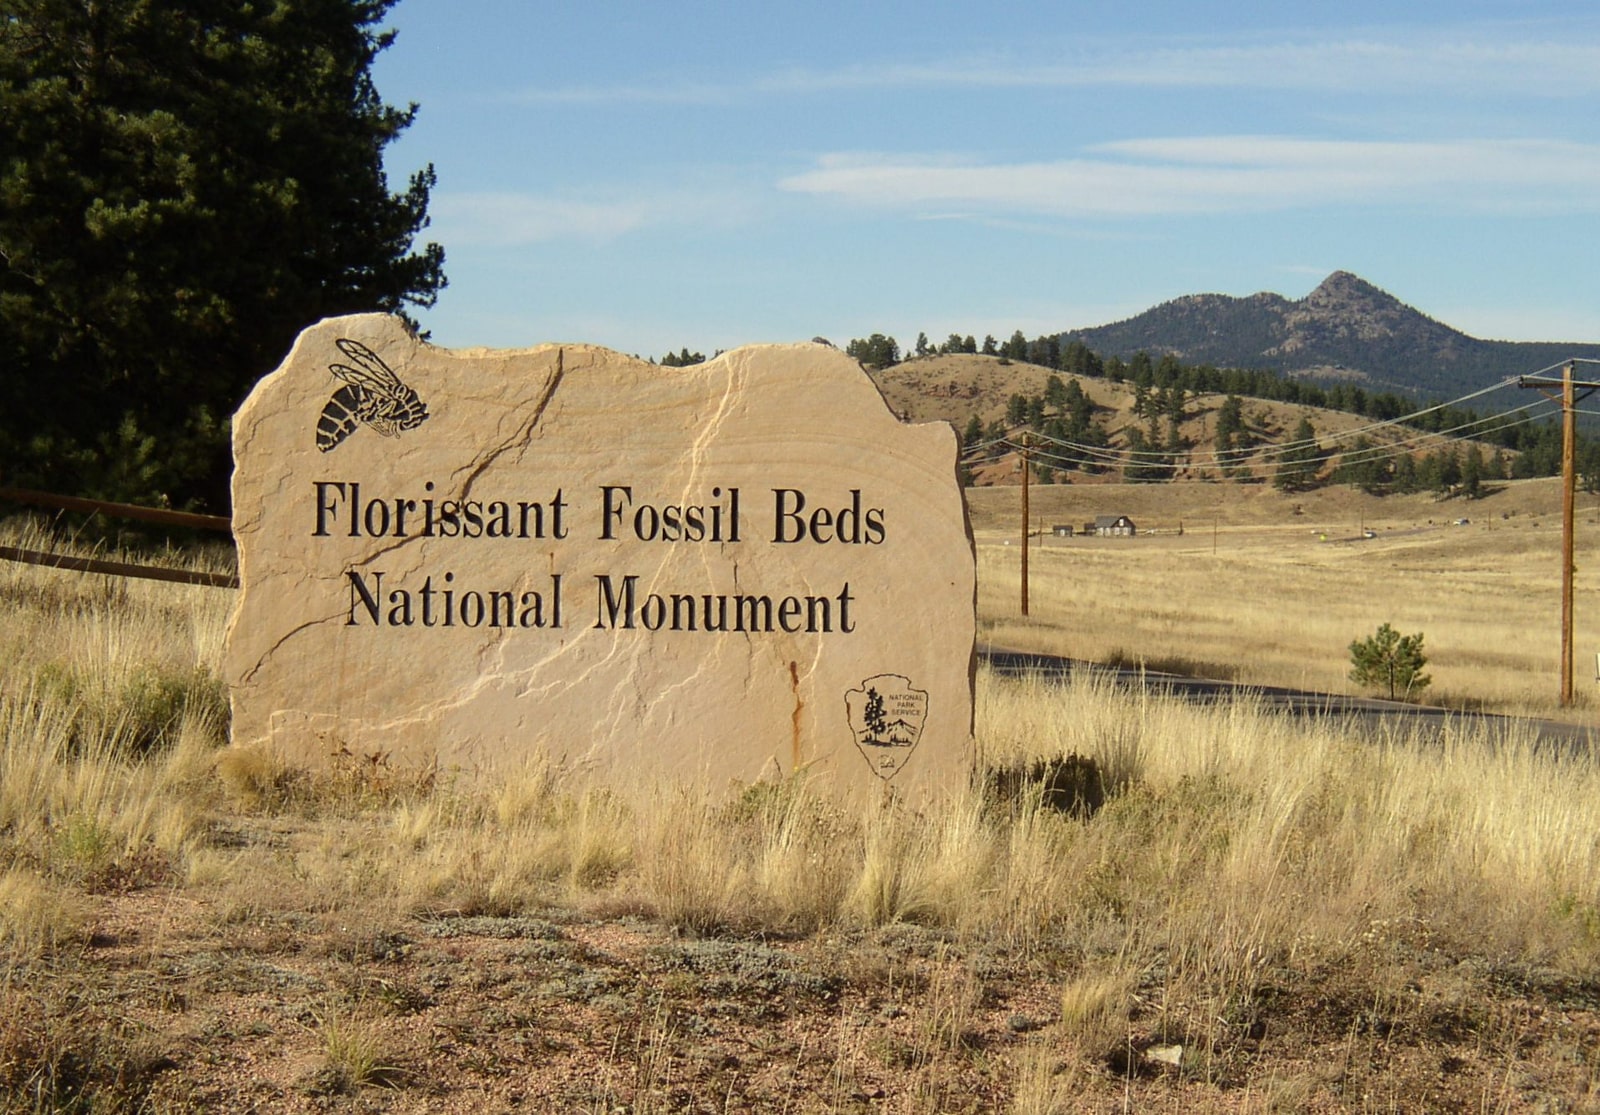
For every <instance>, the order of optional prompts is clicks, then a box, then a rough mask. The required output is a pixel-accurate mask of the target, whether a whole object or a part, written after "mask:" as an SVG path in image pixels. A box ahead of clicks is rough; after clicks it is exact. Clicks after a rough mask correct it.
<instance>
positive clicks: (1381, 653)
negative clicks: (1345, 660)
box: [1350, 623, 1433, 700]
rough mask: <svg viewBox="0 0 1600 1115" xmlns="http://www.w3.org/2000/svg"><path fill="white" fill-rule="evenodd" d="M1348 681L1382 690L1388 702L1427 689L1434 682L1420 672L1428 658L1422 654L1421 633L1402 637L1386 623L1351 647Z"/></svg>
mask: <svg viewBox="0 0 1600 1115" xmlns="http://www.w3.org/2000/svg"><path fill="white" fill-rule="evenodd" d="M1350 662H1351V667H1352V668H1351V670H1350V680H1351V681H1353V682H1355V683H1356V684H1357V685H1365V686H1370V687H1372V688H1377V689H1382V688H1384V687H1387V688H1388V690H1389V699H1390V700H1394V699H1395V698H1396V697H1398V696H1405V697H1410V696H1413V695H1415V694H1417V693H1420V692H1421V691H1422V690H1424V689H1426V688H1427V687H1428V686H1429V685H1430V684H1431V683H1432V682H1433V679H1432V678H1431V677H1429V676H1428V675H1427V674H1425V673H1423V672H1422V668H1423V667H1424V666H1425V665H1427V663H1428V657H1427V655H1425V654H1424V653H1423V652H1422V632H1420V631H1419V632H1417V633H1416V634H1415V635H1402V634H1400V633H1399V632H1398V631H1396V630H1395V629H1394V628H1393V627H1391V626H1389V625H1388V624H1387V623H1385V624H1383V625H1382V626H1381V627H1379V628H1378V630H1377V632H1376V633H1375V634H1373V635H1371V636H1369V637H1368V638H1366V639H1357V640H1356V641H1354V642H1352V643H1351V644H1350Z"/></svg>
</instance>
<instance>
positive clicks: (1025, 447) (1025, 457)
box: [1022, 434, 1033, 615]
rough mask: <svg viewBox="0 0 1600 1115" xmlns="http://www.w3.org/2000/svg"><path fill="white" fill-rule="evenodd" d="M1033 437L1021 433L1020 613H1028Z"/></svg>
mask: <svg viewBox="0 0 1600 1115" xmlns="http://www.w3.org/2000/svg"><path fill="white" fill-rule="evenodd" d="M1032 448H1033V439H1032V438H1030V437H1029V436H1028V435H1027V434H1023V435H1022V614H1023V615H1027V614H1028V474H1029V473H1030V472H1032V471H1033V470H1032V469H1031V468H1030V467H1029V461H1030V459H1031V455H1030V453H1029V450H1031V449H1032Z"/></svg>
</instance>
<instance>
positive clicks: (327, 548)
mask: <svg viewBox="0 0 1600 1115" xmlns="http://www.w3.org/2000/svg"><path fill="white" fill-rule="evenodd" d="M956 452H957V445H956V438H955V435H954V432H953V431H952V430H951V429H950V427H949V426H947V425H944V424H942V423H940V424H929V425H922V426H907V425H903V424H902V423H900V422H899V421H898V420H897V419H896V418H895V416H894V415H893V414H891V413H890V411H889V409H888V408H887V407H886V406H885V404H884V402H883V400H882V398H881V396H879V394H878V392H877V389H876V388H875V387H874V386H873V385H872V383H871V381H870V380H869V379H868V378H867V376H866V375H865V374H864V373H863V372H862V371H861V369H860V367H859V366H858V365H857V364H856V363H855V361H853V360H851V359H849V358H848V357H846V356H844V355H843V354H842V353H840V352H838V351H837V350H834V349H832V348H830V347H828V346H825V345H820V344H804V345H771V346H754V347H749V348H742V349H738V350H736V351H734V352H730V353H726V354H724V355H722V356H719V357H717V358H716V359H714V360H711V361H709V362H707V363H705V364H700V365H695V366H692V367H688V368H663V367H656V366H655V365H653V364H649V363H645V362H642V361H640V360H637V359H634V358H631V357H626V356H623V355H620V354H618V353H615V352H611V351H609V350H606V349H603V348H597V347H592V346H586V345H565V346H556V345H546V346H542V347H539V348H533V349H527V350H522V351H515V352H496V351H488V350H463V351H448V350H444V349H438V348H433V347H430V346H428V345H426V344H423V343H421V342H420V341H418V340H416V339H415V338H414V337H412V336H411V335H409V334H408V333H407V332H406V330H405V329H404V328H403V327H402V325H401V323H400V322H399V321H398V320H396V319H393V318H390V317H386V316H383V315H363V316H358V317H347V318H339V319H333V320H329V321H324V322H322V323H321V324H319V325H317V326H315V327H313V328H311V329H309V330H307V331H306V332H305V333H303V334H302V335H301V336H300V338H299V340H298V341H297V342H296V344H295V346H294V349H293V351H292V352H291V353H290V354H289V357H288V359H287V360H286V361H285V362H284V364H283V366H282V367H280V368H279V369H278V370H277V371H275V372H274V373H273V374H272V375H270V376H268V377H266V378H265V379H263V380H262V381H261V382H260V384H258V385H257V387H256V389H255V391H254V392H252V393H251V395H250V398H249V399H248V400H247V401H246V402H245V404H244V406H243V407H242V408H241V409H240V411H239V413H238V414H237V415H236V416H235V419H234V460H235V470H234V479H233V506H234V531H235V535H236V538H237V541H238V548H239V565H240V574H241V578H242V581H243V591H242V594H241V597H240V601H239V605H238V608H237V610H236V612H235V614H234V616H233V620H232V623H231V625H230V628H229V632H228V643H227V651H226V661H225V673H226V677H227V680H228V683H229V686H230V690H231V696H232V703H233V741H234V743H235V744H236V745H245V744H262V743H266V744H269V745H271V746H273V747H275V748H278V749H279V750H281V751H282V752H283V753H284V754H285V755H286V756H287V757H288V758H290V759H291V760H292V761H296V762H301V763H308V764H315V763H318V762H326V761H328V759H329V758H330V757H331V756H334V755H337V754H339V753H341V752H347V753H349V754H352V755H356V756H363V757H366V758H369V759H371V760H373V761H374V762H377V761H386V762H389V763H390V764H393V765H404V766H409V765H421V764H430V763H435V762H437V763H439V764H440V765H442V766H445V767H449V768H459V769H465V770H468V771H471V772H477V773H483V772H490V771H492V770H493V769H494V768H495V767H497V766H502V765H504V764H507V763H508V762H514V761H518V760H520V759H522V758H523V757H526V756H528V755H531V754H534V753H543V754H547V755H549V756H551V757H554V758H557V759H560V760H562V761H565V762H566V763H568V764H569V765H572V766H576V767H581V768H591V769H593V770H594V771H596V772H597V773H598V774H601V775H603V776H604V777H606V778H609V779H612V780H613V781H616V782H630V783H633V784H637V785H650V784H655V783H658V782H661V781H664V780H666V781H680V782H701V783H706V782H708V781H709V782H711V783H714V784H716V785H721V784H724V783H726V782H728V781H730V780H738V781H749V780H754V779H757V778H761V777H770V776H772V775H775V774H781V773H787V772H790V771H794V770H797V769H800V768H805V769H808V770H810V771H811V772H812V773H813V774H815V775H817V776H819V777H821V778H822V779H823V780H824V781H825V783H826V784H828V785H829V786H831V787H833V788H834V789H835V790H836V791H837V792H839V793H841V794H843V795H845V796H860V795H862V794H865V793H869V792H877V791H879V790H880V789H881V788H882V787H885V786H887V787H890V788H892V789H894V790H895V791H899V792H903V793H905V794H907V795H910V796H913V797H922V796H924V795H925V794H926V793H927V792H928V791H929V790H930V789H932V788H934V787H936V786H939V785H941V784H945V783H952V782H956V781H959V780H962V779H965V778H967V777H968V776H969V773H970V766H971V762H972V755H973V750H972V662H973V657H972V655H973V641H974V633H975V622H974V594H975V580H974V557H973V547H972V539H971V534H970V531H969V529H968V526H967V519H966V508H965V504H964V501H963V498H962V494H961V490H960V487H959V486H958V484H957V482H956Z"/></svg>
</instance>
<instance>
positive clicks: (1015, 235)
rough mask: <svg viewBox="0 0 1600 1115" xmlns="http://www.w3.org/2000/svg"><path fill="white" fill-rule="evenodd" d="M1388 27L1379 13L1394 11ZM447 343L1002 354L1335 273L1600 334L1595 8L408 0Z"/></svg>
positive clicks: (413, 149)
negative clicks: (879, 348)
mask: <svg viewBox="0 0 1600 1115" xmlns="http://www.w3.org/2000/svg"><path fill="white" fill-rule="evenodd" d="M1396 12H1398V13H1401V14H1395V13H1396ZM388 25H389V26H390V27H393V28H394V29H396V30H397V31H398V32H399V38H398V40H397V41H396V43H395V45H394V46H393V47H392V48H391V49H390V50H389V51H388V52H387V53H385V54H384V55H383V56H382V57H381V58H380V60H379V62H378V65H377V68H376V78H377V82H378V88H379V92H380V93H381V94H382V95H383V96H384V98H385V99H386V100H388V101H390V102H393V103H400V104H403V103H406V102H409V101H416V102H418V103H420V105H421V113H420V115H419V117H418V120H417V122H416V124H415V125H414V126H413V127H412V129H411V130H410V131H409V132H407V133H406V135H405V136H404V138H403V139H401V140H400V141H399V142H398V143H396V144H395V145H393V146H392V147H391V148H390V150H389V153H388V165H389V169H390V173H391V175H392V176H393V180H394V184H395V185H396V186H398V185H399V183H400V182H401V181H402V176H403V175H405V174H407V173H409V172H410V171H411V170H413V169H415V168H416V167H417V166H419V165H421V164H423V163H427V162H431V163H433V164H434V167H435V169H436V170H437V172H438V176H439V181H438V186H437V188H436V190H435V192H434V195H433V204H432V213H433V217H434V223H433V227H432V228H431V229H430V230H429V232H428V237H429V238H431V239H437V240H438V241H440V242H441V243H442V244H444V246H445V250H446V253H447V262H446V270H447V272H448V274H449V276H450V287H449V288H448V289H447V290H446V291H445V292H444V293H443V295H442V296H441V298H440V302H439V305H438V306H437V307H436V308H434V309H433V310H430V311H426V312H424V313H423V314H422V315H421V320H422V323H423V325H424V326H425V327H427V328H429V329H431V330H432V332H433V339H434V340H435V342H436V343H439V344H443V345H448V346H452V347H462V346H468V345H480V344H482V345H492V346H497V347H508V346H520V345H531V344H537V343H540V342H543V341H564V342H580V341H582V342H593V343H597V344H603V345H607V346H609V347H612V348H616V349H620V350H622V351H625V352H635V353H640V354H642V355H655V356H660V355H661V354H662V353H665V352H667V351H676V350H677V349H678V348H680V347H683V346H688V347H689V348H691V349H699V350H702V351H704V352H706V353H707V354H708V355H709V354H710V353H711V352H712V351H713V350H715V349H724V348H732V347H734V346H737V345H740V344H746V343H751V342H760V341H791V340H806V339H809V338H811V337H812V336H815V335H822V336H826V337H829V338H831V339H833V340H834V341H835V342H836V343H838V344H840V345H843V344H844V343H845V341H847V340H848V339H849V338H851V337H859V336H866V335H867V334H869V333H872V332H884V333H889V334H891V335H893V336H894V337H896V338H897V339H898V340H899V341H900V343H901V345H902V347H907V348H908V347H910V346H911V344H912V343H913V342H914V340H915V338H916V335H917V333H918V332H919V331H924V332H926V333H927V334H928V336H929V337H930V338H931V339H932V340H934V341H935V342H937V341H939V340H942V339H943V338H944V337H945V336H947V335H948V334H950V333H952V332H958V333H961V334H963V335H965V334H969V333H970V334H973V335H974V336H976V337H978V338H979V339H980V340H981V339H982V338H983V336H984V334H986V333H992V334H994V335H995V336H996V337H998V338H1000V339H1002V340H1004V339H1005V338H1006V337H1008V336H1010V335H1011V332H1012V331H1013V330H1014V329H1019V328H1020V329H1022V330H1023V331H1024V333H1026V334H1027V335H1028V336H1029V337H1032V336H1035V335H1038V334H1040V333H1045V332H1052V331H1056V330H1061V329H1069V328H1074V327H1081V326H1091V325H1100V324H1104V323H1106V322H1110V321H1115V320H1118V319H1120V318H1125V317H1128V316H1129V315H1131V314H1134V313H1137V312H1139V311H1141V310H1143V309H1146V308H1148V307H1150V306H1152V305H1155V304H1157V303H1159V302H1162V301H1165V300H1167V299H1169V298H1173V297H1177V296H1179V295H1182V294H1190V293H1199V292H1212V291H1214V292H1220V293H1225V294H1234V295H1247V294H1252V293H1254V292H1256V291H1260V290H1272V291H1277V292H1278V293H1281V294H1283V295H1285V296H1287V297H1290V298H1299V297H1302V296H1304V295H1305V294H1306V293H1307V292H1309V291H1310V290H1311V289H1312V288H1313V287H1314V286H1315V285H1316V284H1317V283H1318V282H1319V281H1321V280H1322V279H1323V278H1324V277H1326V275H1327V274H1328V273H1330V272H1332V271H1335V270H1347V271H1353V272H1355V273H1356V274H1358V275H1360V276H1362V277H1363V278H1365V279H1367V280H1369V281H1371V282H1373V283H1376V284H1377V285H1378V286H1380V287H1383V288H1384V289H1385V290H1388V291H1389V292H1390V293H1391V294H1394V295H1395V296H1396V297H1398V298H1401V299H1402V300H1404V301H1406V302H1408V303H1410V304H1411V305H1413V306H1416V307H1417V308H1418V309H1420V310H1422V311H1424V312H1425V313H1427V314H1429V315H1431V316H1433V317H1435V318H1437V319H1439V320H1441V321H1444V322H1446V323H1447V324H1450V325H1453V326H1455V327H1457V328H1459V329H1462V330H1464V331H1466V332H1468V333H1471V334H1473V335H1475V336H1481V337H1491V338H1505V339H1513V340H1553V341H1563V340H1564V341H1583V342H1600V280H1597V276H1600V268H1597V267H1596V266H1595V260H1594V258H1593V257H1594V253H1595V250H1596V248H1597V247H1600V243H1597V241H1600V238H1597V236H1596V230H1597V227H1600V226H1597V218H1600V111H1597V110H1600V6H1596V5H1594V4H1593V3H1592V2H1589V0H1584V2H1568V3H1553V2H1542V0H1520V2H1519V0H1502V2H1500V3H1484V2H1477V0H1453V2H1451V3H1436V2H1432V0H1423V2H1413V3H1409V4H1406V5H1393V4H1390V3H1384V4H1381V5H1380V4H1377V3H1327V4H1322V5H1315V6H1303V5H1289V4H1268V3H1262V2H1261V0H1222V2H1213V3H1206V4H1199V3H1176V2H1172V3H1142V2H1139V0H1130V2H1128V3H1124V4H1120V5H1116V4H1106V3H1094V4H1086V3H1076V2H1071V3H1005V2H1004V0H998V2H994V3H988V4H982V5H979V4H976V3H970V4H955V3H940V2H938V0H923V2H920V3H905V2H900V0H894V2H887V3H871V2H870V0H857V2H854V3H833V2H821V3H818V2H813V3H808V4H783V5H779V4H765V3H753V2H751V0H744V2H743V3H710V2H706V3H673V2H670V0H662V2H658V3H642V2H634V3H612V2H609V0H591V2H589V3H568V2H565V0H560V2H543V3H518V2H510V0H507V2H499V3H496V2H491V0H400V2H399V3H398V4H397V5H396V6H395V7H394V8H393V9H392V10H391V12H390V14H389V18H388Z"/></svg>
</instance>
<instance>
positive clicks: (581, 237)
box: [429, 180, 756, 247]
mask: <svg viewBox="0 0 1600 1115" xmlns="http://www.w3.org/2000/svg"><path fill="white" fill-rule="evenodd" d="M606 190H607V192H610V193H611V194H613V195H614V196H612V197H611V198H609V199H603V198H598V197H597V198H596V199H594V200H582V201H580V200H574V199H573V198H571V197H556V196H546V195H540V194H533V193H521V192H516V191H496V192H477V193H474V192H462V193H440V194H436V195H435V196H434V198H433V200H432V202H431V204H430V206H429V208H430V211H431V213H432V216H433V227H432V228H431V229H430V230H429V231H430V235H433V236H436V237H437V238H438V239H440V240H441V241H443V242H444V243H446V244H474V245H476V244H486V245H495V246H502V247H513V246H518V245H525V244H537V243H544V242H548V241H555V240H566V241H587V242H591V243H606V242H609V241H613V240H616V239H618V238H620V237H624V236H627V235H630V234H633V233H637V232H640V231H642V230H645V229H648V228H655V227H661V226H665V225H677V226H697V227H727V226H729V225H732V224H736V223H738V222H740V221H743V220H746V219H748V217H749V216H750V214H751V212H752V211H753V209H754V206H755V204H756V202H755V200H754V198H753V195H752V191H750V190H748V189H741V188H740V187H739V186H738V184H737V183H735V182H733V181H731V180H729V181H724V182H718V183H702V184H698V185H696V184H693V183H690V184H682V185H677V186H662V187H639V188H633V189H630V188H628V187H614V186H613V187H607V188H606Z"/></svg>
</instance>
